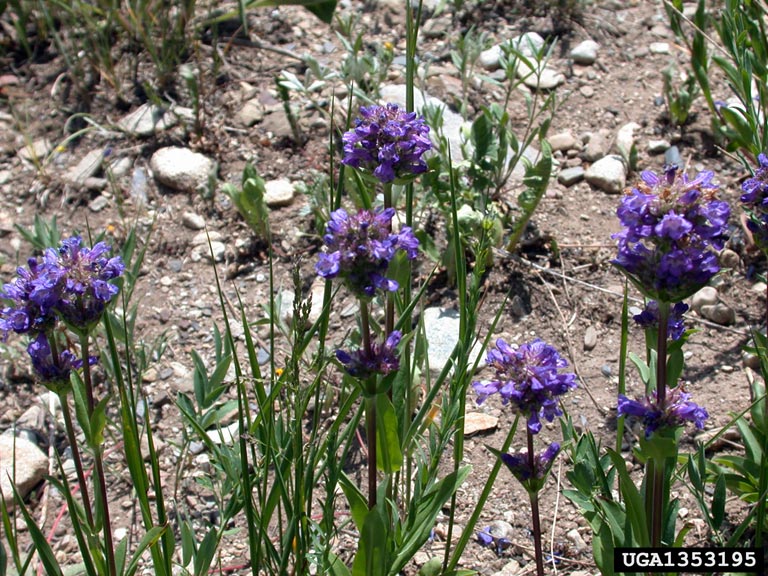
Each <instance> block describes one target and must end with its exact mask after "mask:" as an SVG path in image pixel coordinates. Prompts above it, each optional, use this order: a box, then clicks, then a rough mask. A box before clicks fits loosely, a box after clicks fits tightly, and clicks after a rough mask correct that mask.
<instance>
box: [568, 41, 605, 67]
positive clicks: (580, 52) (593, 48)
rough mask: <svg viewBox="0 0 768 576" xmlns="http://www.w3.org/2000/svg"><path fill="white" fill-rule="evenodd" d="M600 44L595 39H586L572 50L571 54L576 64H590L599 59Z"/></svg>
mask: <svg viewBox="0 0 768 576" xmlns="http://www.w3.org/2000/svg"><path fill="white" fill-rule="evenodd" d="M598 48H600V45H599V44H598V43H597V42H595V41H594V40H584V41H583V42H580V43H579V44H577V45H576V46H575V47H574V48H573V50H571V53H570V56H571V60H573V61H574V62H575V63H576V64H581V65H583V66H589V65H590V64H594V63H595V60H597V49H598Z"/></svg>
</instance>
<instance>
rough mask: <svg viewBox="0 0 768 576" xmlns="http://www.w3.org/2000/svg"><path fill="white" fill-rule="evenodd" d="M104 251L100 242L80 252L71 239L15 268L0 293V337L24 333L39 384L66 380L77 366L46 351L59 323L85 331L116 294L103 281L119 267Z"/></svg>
mask: <svg viewBox="0 0 768 576" xmlns="http://www.w3.org/2000/svg"><path fill="white" fill-rule="evenodd" d="M109 251H110V247H109V246H107V245H106V244H104V243H103V242H99V243H98V244H96V245H95V246H94V247H93V248H91V249H89V248H86V247H84V246H82V239H81V238H80V237H79V236H73V237H72V238H69V239H67V240H64V241H63V242H62V243H61V246H60V247H59V248H58V249H55V248H48V249H47V250H45V252H44V253H43V255H42V256H41V257H40V258H30V259H29V260H28V262H27V267H19V268H18V270H17V277H16V279H15V280H14V281H13V282H11V283H9V284H5V285H4V286H3V289H2V290H0V298H1V299H3V300H6V301H7V305H6V306H5V307H3V308H2V309H0V332H2V334H3V339H6V338H7V337H8V333H9V332H15V333H17V334H29V335H30V337H31V338H32V340H31V342H30V344H29V346H28V348H27V351H28V352H29V355H30V357H31V359H32V366H33V368H34V369H35V372H36V373H37V374H38V376H40V379H41V380H42V381H43V382H61V381H66V380H68V379H69V372H70V371H71V369H72V368H78V367H80V366H81V365H82V362H80V361H78V360H76V359H75V357H74V355H73V354H72V353H71V352H69V351H68V350H64V351H62V352H60V353H57V352H56V351H55V350H52V346H51V342H50V340H49V338H51V337H52V333H53V329H54V328H55V325H56V322H57V321H58V320H59V319H61V320H63V321H64V322H66V323H67V324H68V325H69V326H70V327H72V328H73V329H74V330H76V331H87V330H88V329H89V328H90V327H92V326H93V324H94V323H96V322H98V320H99V318H100V317H101V315H102V313H103V312H104V309H105V307H106V305H107V303H108V302H109V301H110V300H112V298H113V297H114V296H115V294H117V292H118V287H117V286H116V285H114V284H112V283H110V282H109V281H110V280H112V279H114V278H117V277H118V276H120V275H121V274H122V273H123V270H124V269H125V266H124V264H123V261H122V259H121V258H120V257H119V256H115V257H112V258H109V257H108V256H107V253H108V252H109ZM90 361H91V360H90V359H89V362H90Z"/></svg>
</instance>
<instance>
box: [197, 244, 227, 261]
mask: <svg viewBox="0 0 768 576" xmlns="http://www.w3.org/2000/svg"><path fill="white" fill-rule="evenodd" d="M226 253H227V245H226V244H224V242H218V241H212V242H211V245H210V247H208V246H201V254H202V256H203V257H205V258H206V259H208V260H211V261H213V262H223V261H224V255H225V254H226Z"/></svg>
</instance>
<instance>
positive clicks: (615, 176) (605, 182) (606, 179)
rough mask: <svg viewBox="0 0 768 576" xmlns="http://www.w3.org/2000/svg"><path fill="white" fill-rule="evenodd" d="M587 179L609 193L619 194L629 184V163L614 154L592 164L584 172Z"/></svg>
mask: <svg viewBox="0 0 768 576" xmlns="http://www.w3.org/2000/svg"><path fill="white" fill-rule="evenodd" d="M584 178H585V179H586V181H587V182H588V183H589V184H590V185H592V186H594V187H595V188H599V189H600V190H603V191H604V192H607V193H608V194H619V193H620V192H621V191H622V190H623V189H624V186H626V184H627V165H626V164H625V163H624V160H623V159H622V158H621V156H616V155H615V154H612V155H610V156H606V157H604V158H601V159H600V160H598V161H597V162H595V163H594V164H592V165H591V166H590V167H589V168H587V171H586V172H585V173H584Z"/></svg>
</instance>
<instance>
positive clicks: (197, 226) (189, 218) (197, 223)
mask: <svg viewBox="0 0 768 576" xmlns="http://www.w3.org/2000/svg"><path fill="white" fill-rule="evenodd" d="M181 223H182V224H183V225H184V226H185V227H186V228H189V229H190V230H202V229H203V228H205V218H203V217H202V216H201V215H200V214H197V213H196V212H184V214H182V215H181Z"/></svg>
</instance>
